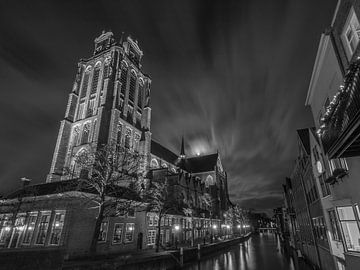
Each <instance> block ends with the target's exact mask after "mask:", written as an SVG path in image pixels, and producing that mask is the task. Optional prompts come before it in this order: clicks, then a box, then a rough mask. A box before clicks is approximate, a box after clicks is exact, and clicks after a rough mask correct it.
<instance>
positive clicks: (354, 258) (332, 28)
mask: <svg viewBox="0 0 360 270" xmlns="http://www.w3.org/2000/svg"><path fill="white" fill-rule="evenodd" d="M359 18H360V5H359V3H357V1H351V0H343V1H338V4H337V7H336V9H335V14H334V16H333V19H332V22H331V23H330V24H329V28H328V29H327V30H326V31H325V32H324V33H323V34H322V35H321V39H320V43H319V47H318V52H317V55H316V59H315V63H314V68H313V72H312V77H311V81H310V85H309V89H308V94H307V98H306V105H307V106H310V108H311V112H312V115H313V118H314V124H315V127H316V136H313V139H312V140H311V162H312V164H313V172H314V176H315V179H316V184H317V188H318V191H319V196H320V202H321V206H322V209H323V215H324V221H325V224H326V228H327V230H326V232H327V234H328V242H329V251H330V253H331V254H332V256H333V259H334V261H335V265H336V267H337V269H340V270H342V269H358V268H359V265H360V260H359V259H360V256H359V254H360V253H359V243H360V242H359V241H360V232H359V226H360V220H359V210H358V204H359V202H360V197H359V191H360V185H359V182H358V178H359V173H360V172H359V165H360V163H359V161H360V159H359V154H360V152H359V143H358V142H359V141H358V140H359V139H358V138H359V135H360V132H359V129H358V128H357V127H358V125H359V121H358V118H357V115H358V112H359V111H360V110H359V109H360V107H359V105H358V104H359V102H358V101H359V100H360V99H359V98H358V97H359V94H358V93H359V92H360V90H359V85H358V83H357V81H358V76H359V60H358V56H359V52H360V49H359V46H358V43H359V29H360V24H359Z"/></svg>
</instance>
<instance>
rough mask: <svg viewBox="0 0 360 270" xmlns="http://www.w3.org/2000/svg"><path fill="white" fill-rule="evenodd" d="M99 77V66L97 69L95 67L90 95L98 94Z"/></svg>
mask: <svg viewBox="0 0 360 270" xmlns="http://www.w3.org/2000/svg"><path fill="white" fill-rule="evenodd" d="M99 75H100V67H99V66H97V67H95V70H94V75H93V79H92V85H91V92H90V94H95V93H96V92H97V87H98V84H99Z"/></svg>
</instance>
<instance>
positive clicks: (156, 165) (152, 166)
mask: <svg viewBox="0 0 360 270" xmlns="http://www.w3.org/2000/svg"><path fill="white" fill-rule="evenodd" d="M150 167H151V168H157V167H159V163H158V162H157V160H156V159H155V158H153V159H152V160H151V162H150Z"/></svg>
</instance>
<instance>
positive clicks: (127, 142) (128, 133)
mask: <svg viewBox="0 0 360 270" xmlns="http://www.w3.org/2000/svg"><path fill="white" fill-rule="evenodd" d="M130 147H131V129H130V128H127V129H126V134H125V148H127V149H130Z"/></svg>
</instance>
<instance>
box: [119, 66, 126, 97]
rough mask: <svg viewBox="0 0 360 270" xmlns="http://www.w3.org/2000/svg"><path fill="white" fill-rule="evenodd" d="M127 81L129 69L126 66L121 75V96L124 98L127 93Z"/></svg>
mask: <svg viewBox="0 0 360 270" xmlns="http://www.w3.org/2000/svg"><path fill="white" fill-rule="evenodd" d="M126 81H127V67H125V66H124V67H122V69H121V75H120V83H121V88H120V94H121V96H122V97H124V96H125V93H126Z"/></svg>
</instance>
